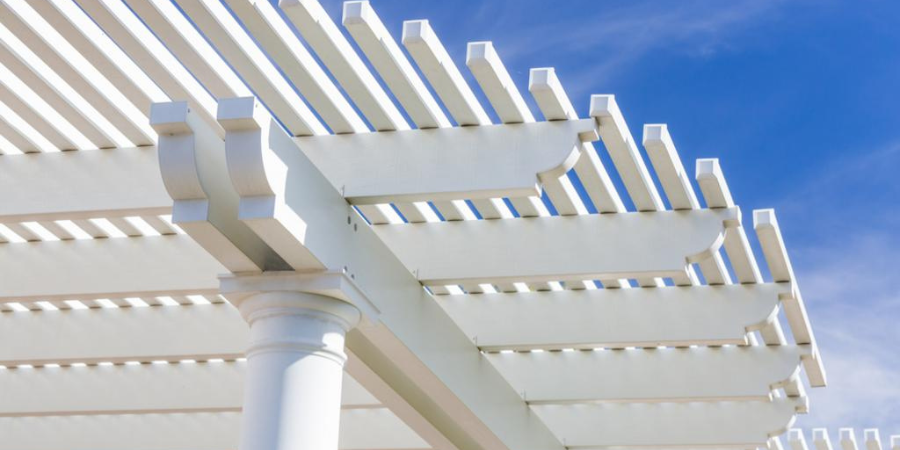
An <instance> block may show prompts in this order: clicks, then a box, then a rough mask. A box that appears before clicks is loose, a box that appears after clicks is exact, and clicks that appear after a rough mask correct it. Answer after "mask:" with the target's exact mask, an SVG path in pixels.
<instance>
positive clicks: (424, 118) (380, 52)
mask: <svg viewBox="0 0 900 450" xmlns="http://www.w3.org/2000/svg"><path fill="white" fill-rule="evenodd" d="M343 24H344V27H345V28H347V31H349V32H350V35H351V36H352V37H353V39H354V40H355V41H356V44H357V45H358V46H359V48H360V49H361V50H362V51H363V53H364V54H365V55H366V57H367V58H368V59H369V61H370V62H371V63H372V65H373V66H374V67H375V70H377V71H378V74H379V75H380V76H381V79H382V80H384V82H385V84H387V86H388V88H389V89H390V90H391V92H392V93H393V94H394V96H395V97H396V98H397V100H398V101H399V102H400V104H401V105H403V108H404V109H405V110H406V113H407V114H409V117H410V118H411V119H412V120H413V122H415V124H416V126H417V127H418V128H420V129H424V128H446V127H449V126H451V125H450V121H449V120H447V116H445V115H444V112H443V111H441V108H440V106H438V104H437V101H435V99H434V97H433V96H432V95H431V93H430V92H428V88H426V87H425V83H423V82H422V79H421V78H419V75H418V74H417V73H416V71H415V69H413V67H412V65H411V64H410V63H409V61H408V60H407V59H406V56H405V55H404V54H403V52H402V51H401V50H400V47H399V46H398V45H397V42H396V41H394V38H393V37H392V36H391V34H390V33H389V32H388V30H387V28H385V26H384V24H383V23H382V22H381V19H379V18H378V15H377V14H376V12H375V9H374V8H372V5H371V4H370V3H369V2H368V1H352V2H345V3H344V17H343Z"/></svg>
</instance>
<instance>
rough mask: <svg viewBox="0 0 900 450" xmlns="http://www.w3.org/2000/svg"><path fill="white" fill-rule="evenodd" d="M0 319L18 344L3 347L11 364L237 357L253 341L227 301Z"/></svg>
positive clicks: (2, 360)
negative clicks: (209, 303)
mask: <svg viewBox="0 0 900 450" xmlns="http://www.w3.org/2000/svg"><path fill="white" fill-rule="evenodd" d="M0 320H2V323H3V326H2V327H0V337H2V339H3V342H9V343H14V344H12V345H4V346H2V347H0V364H2V365H4V366H7V367H14V366H18V365H23V364H30V365H35V366H38V365H43V364H51V363H52V364H70V363H88V364H96V363H100V362H114V363H125V362H128V361H157V360H163V361H180V360H184V359H193V360H201V361H202V360H209V359H235V358H240V357H243V356H244V349H245V347H246V345H247V342H248V339H249V335H248V334H249V333H248V329H247V324H246V322H244V321H243V319H241V317H240V315H239V314H238V311H237V310H236V309H235V308H233V307H232V306H231V305H230V304H227V303H217V304H212V305H202V306H160V307H149V308H135V307H132V308H109V309H107V308H92V309H78V310H66V311H42V312H41V313H40V314H36V313H24V312H23V313H18V314H4V315H3V317H2V319H0ZM24 335H27V336H28V337H29V339H28V340H22V339H21V336H24ZM17 336H18V337H17Z"/></svg>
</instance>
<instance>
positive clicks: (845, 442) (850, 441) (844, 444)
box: [838, 428, 859, 450]
mask: <svg viewBox="0 0 900 450" xmlns="http://www.w3.org/2000/svg"><path fill="white" fill-rule="evenodd" d="M838 435H839V436H840V439H841V448H842V449H843V450H859V447H858V446H857V445H856V433H854V432H853V428H841V429H839V430H838Z"/></svg>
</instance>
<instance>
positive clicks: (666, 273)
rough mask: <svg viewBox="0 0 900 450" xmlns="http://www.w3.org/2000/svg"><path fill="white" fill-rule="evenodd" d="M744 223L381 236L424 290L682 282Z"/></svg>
mask: <svg viewBox="0 0 900 450" xmlns="http://www.w3.org/2000/svg"><path fill="white" fill-rule="evenodd" d="M739 223H740V211H739V210H738V209H737V208H732V209H725V210H698V211H665V212H655V213H626V214H614V215H590V216H566V217H561V216H559V217H537V218H527V219H518V220H478V221H462V222H440V223H420V224H399V225H383V226H379V227H376V228H375V232H376V233H377V234H378V237H380V238H381V239H382V240H383V241H384V242H385V244H387V246H388V247H390V249H391V250H392V251H393V252H394V254H396V255H397V257H398V258H400V260H401V261H403V264H404V265H405V266H406V268H407V269H408V270H409V271H411V272H413V273H415V274H416V275H417V277H418V279H419V280H420V281H421V282H422V283H423V284H437V285H447V284H475V283H491V282H522V281H524V282H529V281H554V280H555V281H559V280H563V281H567V280H576V281H577V280H590V279H618V278H647V277H651V278H652V277H672V278H676V279H679V280H680V279H683V278H685V277H687V267H688V265H689V264H690V263H695V262H700V261H703V260H705V259H707V258H710V257H712V255H713V253H715V252H716V250H718V248H719V246H721V244H722V240H723V234H724V232H725V229H726V228H727V227H731V226H736V225H737V224H739ZM523 243H528V245H522V244H523Z"/></svg>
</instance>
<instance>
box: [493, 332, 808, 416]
mask: <svg viewBox="0 0 900 450" xmlns="http://www.w3.org/2000/svg"><path fill="white" fill-rule="evenodd" d="M809 352H810V349H809V347H808V346H772V347H762V346H752V347H751V346H741V347H720V348H710V347H700V348H665V349H629V350H599V351H596V350H595V351H566V352H528V353H520V352H515V353H505V352H504V353H488V354H486V355H485V357H486V358H488V360H489V361H490V362H491V363H492V364H493V365H494V366H495V367H497V369H498V370H500V373H502V374H503V376H504V377H506V379H507V380H509V382H510V384H512V385H513V387H514V388H516V390H517V391H519V392H521V393H522V395H523V396H524V398H525V400H527V401H528V402H529V403H530V404H532V405H534V404H550V403H560V404H565V403H580V402H597V401H600V402H619V403H622V402H654V403H656V402H687V401H697V400H702V401H735V400H756V401H764V400H768V399H769V396H770V395H771V392H772V389H774V388H778V387H781V386H784V385H785V384H786V383H788V382H789V381H790V380H791V379H792V378H794V377H796V376H797V375H798V373H799V370H800V358H801V357H802V356H804V355H808V354H809ZM598 377H599V378H598Z"/></svg>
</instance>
